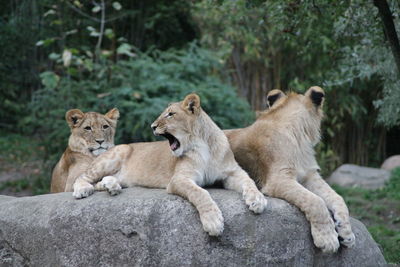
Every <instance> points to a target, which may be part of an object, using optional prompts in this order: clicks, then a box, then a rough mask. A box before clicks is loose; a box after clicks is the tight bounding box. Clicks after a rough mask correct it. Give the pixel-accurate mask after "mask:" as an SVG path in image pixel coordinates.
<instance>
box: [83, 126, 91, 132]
mask: <svg viewBox="0 0 400 267" xmlns="http://www.w3.org/2000/svg"><path fill="white" fill-rule="evenodd" d="M84 129H85V130H87V131H91V130H92V127H90V126H86V127H85V128H84Z"/></svg>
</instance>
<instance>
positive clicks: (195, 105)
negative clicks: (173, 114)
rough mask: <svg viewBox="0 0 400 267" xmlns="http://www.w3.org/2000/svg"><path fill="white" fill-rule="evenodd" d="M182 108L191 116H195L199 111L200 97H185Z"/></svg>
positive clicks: (192, 95) (191, 95)
mask: <svg viewBox="0 0 400 267" xmlns="http://www.w3.org/2000/svg"><path fill="white" fill-rule="evenodd" d="M182 108H183V109H185V110H187V111H189V112H191V113H192V114H197V113H198V112H199V110H200V97H199V96H198V95H196V94H195V93H192V94H190V95H187V96H186V97H185V99H184V100H183V102H182Z"/></svg>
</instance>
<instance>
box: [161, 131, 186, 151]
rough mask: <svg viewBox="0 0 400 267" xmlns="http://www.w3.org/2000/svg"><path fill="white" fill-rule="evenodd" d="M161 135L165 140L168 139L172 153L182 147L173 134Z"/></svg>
mask: <svg viewBox="0 0 400 267" xmlns="http://www.w3.org/2000/svg"><path fill="white" fill-rule="evenodd" d="M160 135H161V136H164V137H165V138H167V139H168V142H169V146H170V148H171V150H172V151H175V150H177V149H178V148H179V147H180V146H181V143H179V141H178V139H176V138H175V136H173V135H172V134H170V133H163V134H160Z"/></svg>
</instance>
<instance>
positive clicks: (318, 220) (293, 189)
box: [262, 172, 339, 253]
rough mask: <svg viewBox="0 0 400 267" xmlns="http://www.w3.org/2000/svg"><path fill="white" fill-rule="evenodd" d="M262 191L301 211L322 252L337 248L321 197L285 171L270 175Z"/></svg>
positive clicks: (333, 250) (329, 217)
mask: <svg viewBox="0 0 400 267" xmlns="http://www.w3.org/2000/svg"><path fill="white" fill-rule="evenodd" d="M262 192H264V193H266V194H267V195H269V196H271V197H277V198H281V199H284V200H286V201H288V202H289V203H291V204H293V205H295V206H296V207H298V208H299V209H300V210H301V211H303V212H304V214H305V216H306V218H307V220H308V221H309V222H310V225H311V235H312V237H313V239H314V244H315V246H316V247H318V248H320V249H321V250H322V252H325V253H333V252H336V251H337V250H338V248H339V240H338V234H337V232H336V231H335V225H334V223H333V220H332V218H331V216H330V214H329V211H328V208H327V207H326V205H325V202H324V201H323V200H322V198H320V197H319V196H317V195H315V194H314V193H312V192H310V191H308V190H307V189H306V188H304V187H303V186H302V185H301V184H299V183H298V182H297V181H296V180H295V178H294V177H293V178H292V177H290V176H289V175H288V174H287V173H286V172H280V173H278V174H276V175H275V176H273V177H270V179H269V180H268V182H267V184H266V185H264V187H263V188H262Z"/></svg>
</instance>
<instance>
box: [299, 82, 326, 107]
mask: <svg viewBox="0 0 400 267" xmlns="http://www.w3.org/2000/svg"><path fill="white" fill-rule="evenodd" d="M304 95H305V96H306V97H309V98H310V100H311V102H312V103H313V104H314V105H315V106H316V107H320V106H322V104H323V103H324V99H325V92H324V90H323V89H322V88H321V87H319V86H313V87H310V89H308V90H307V92H306V93H305V94H304Z"/></svg>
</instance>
